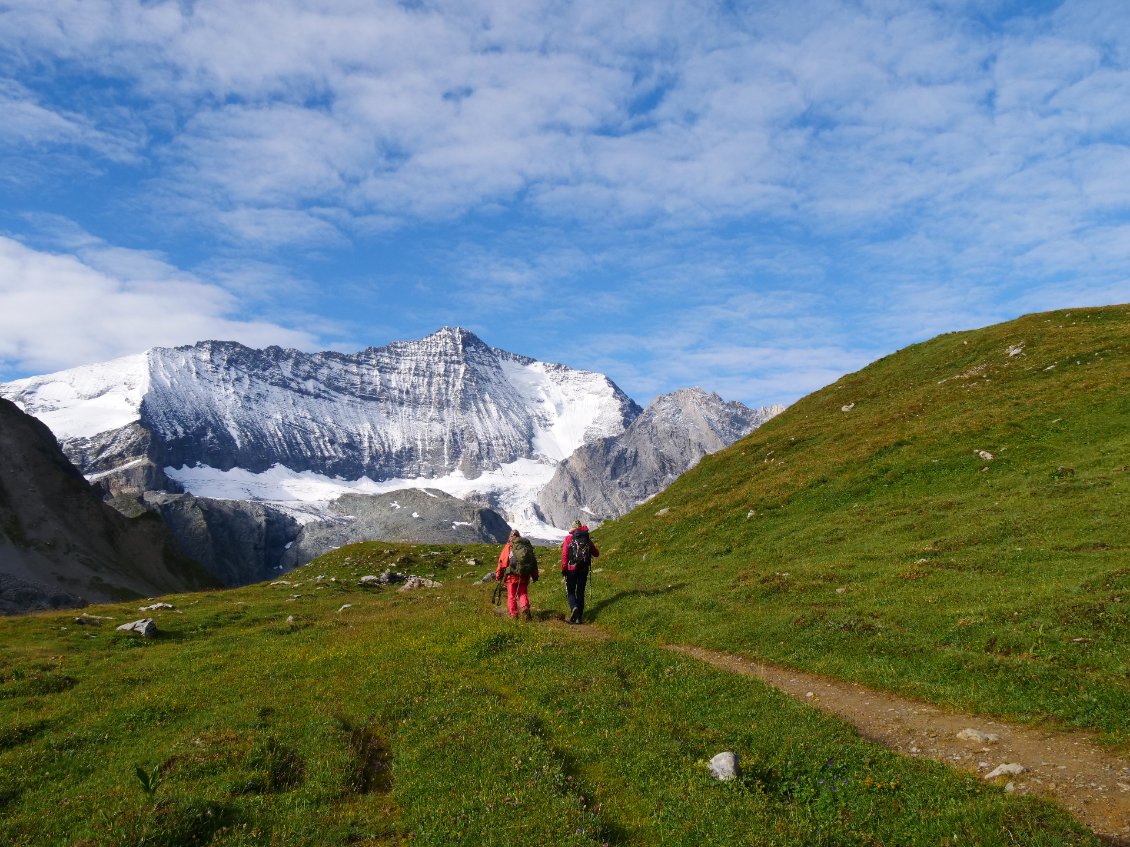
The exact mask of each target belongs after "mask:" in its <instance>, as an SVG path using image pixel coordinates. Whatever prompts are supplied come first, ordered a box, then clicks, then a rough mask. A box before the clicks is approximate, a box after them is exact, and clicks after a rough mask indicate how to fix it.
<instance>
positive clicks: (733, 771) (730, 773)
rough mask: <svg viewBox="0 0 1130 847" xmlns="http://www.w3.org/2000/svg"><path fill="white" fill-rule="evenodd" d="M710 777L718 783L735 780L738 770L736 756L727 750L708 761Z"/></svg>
mask: <svg viewBox="0 0 1130 847" xmlns="http://www.w3.org/2000/svg"><path fill="white" fill-rule="evenodd" d="M709 767H710V775H711V776H712V777H714V778H715V779H716V780H718V781H719V782H729V781H730V780H732V779H736V778H737V776H738V772H739V770H740V765H739V762H738V754H737V753H731V752H730V751H729V750H727V751H725V752H724V753H719V754H718V755H717V756H715V757H714V758H713V759H711V760H710V765H709Z"/></svg>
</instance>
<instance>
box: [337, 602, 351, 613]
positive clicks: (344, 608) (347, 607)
mask: <svg viewBox="0 0 1130 847" xmlns="http://www.w3.org/2000/svg"><path fill="white" fill-rule="evenodd" d="M352 608H353V604H352V603H342V604H341V608H340V609H338V611H339V612H344V611H345V610H346V609H352Z"/></svg>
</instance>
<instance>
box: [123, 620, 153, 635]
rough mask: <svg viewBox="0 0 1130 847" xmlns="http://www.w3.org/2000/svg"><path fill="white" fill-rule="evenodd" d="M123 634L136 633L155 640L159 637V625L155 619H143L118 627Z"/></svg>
mask: <svg viewBox="0 0 1130 847" xmlns="http://www.w3.org/2000/svg"><path fill="white" fill-rule="evenodd" d="M118 630H119V631H121V632H136V633H137V634H138V635H140V636H141V637H142V638H154V637H155V636H156V635H157V624H155V623H154V622H153V618H142V619H141V620H139V621H130V622H129V623H124V624H122V625H121V626H119V627H118Z"/></svg>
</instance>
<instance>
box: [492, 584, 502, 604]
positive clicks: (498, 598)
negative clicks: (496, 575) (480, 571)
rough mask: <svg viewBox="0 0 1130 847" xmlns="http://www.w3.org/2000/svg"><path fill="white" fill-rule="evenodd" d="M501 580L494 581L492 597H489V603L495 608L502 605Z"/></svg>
mask: <svg viewBox="0 0 1130 847" xmlns="http://www.w3.org/2000/svg"><path fill="white" fill-rule="evenodd" d="M502 591H503V589H502V580H501V579H496V580H495V581H494V596H493V597H491V602H492V603H494V605H496V606H501V605H502Z"/></svg>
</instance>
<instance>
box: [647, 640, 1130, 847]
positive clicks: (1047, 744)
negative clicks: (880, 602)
mask: <svg viewBox="0 0 1130 847" xmlns="http://www.w3.org/2000/svg"><path fill="white" fill-rule="evenodd" d="M669 646H670V649H672V650H677V651H678V652H681V653H685V654H687V655H690V656H693V657H695V658H696V659H701V660H702V661H704V662H709V663H710V664H712V665H714V666H716V667H719V668H722V669H724V670H728V671H733V672H736V673H745V674H750V675H752V676H755V677H757V678H758V679H760V680H762V681H764V682H766V683H768V684H769V685H772V686H773V687H774V688H777V689H779V690H780V691H783V692H785V693H786V694H788V695H790V696H792V697H795V698H796V699H797V700H800V701H802V702H804V703H808V704H809V705H811V706H815V707H816V708H818V709H823V710H824V711H826V712H831V713H832V714H835V715H838V716H839V717H840V718H842V719H843V720H845V721H847V722H848V723H850V724H851V725H852V726H854V727H855V728H856V729H857V730H858V731H859V733H860V735H862V736H863V737H864V738H866V739H868V740H869V741H874V742H876V743H878V744H882V745H884V746H886V747H889V748H890V749H892V750H895V751H897V752H899V753H903V754H905V755H907V756H915V757H919V758H930V759H935V760H937V761H939V762H944V763H946V764H948V765H950V766H952V767H955V768H959V769H961V770H965V771H969V772H971V773H975V774H977V775H979V776H981V777H985V776H988V775H989V774H991V773H992V772H993V771H994V770H995V769H996V768H998V767H999V766H1000V765H1010V764H1018V765H1022V766H1023V767H1024V771H1023V772H1022V773H1018V774H1012V775H1008V774H1006V775H1002V776H998V777H996V778H994V780H993V782H995V783H998V784H1001V785H1011V786H1012V788H1011V789H1010V790H1013V791H1015V792H1017V793H1018V794H1033V795H1038V796H1041V797H1045V798H1048V799H1050V800H1052V801H1054V802H1056V803H1058V804H1059V805H1061V806H1063V807H1064V808H1065V809H1067V810H1068V811H1070V812H1071V813H1072V814H1073V815H1074V816H1075V818H1076V819H1077V820H1079V821H1080V822H1081V823H1082V824H1083V825H1084V826H1086V827H1088V828H1089V829H1090V830H1091V831H1092V832H1094V833H1095V834H1096V835H1097V836H1098V837H1099V838H1100V839H1102V840H1103V841H1104V842H1105V843H1107V844H1110V845H1112V847H1130V761H1128V760H1126V759H1122V758H1119V757H1118V756H1116V755H1114V754H1113V753H1112V752H1110V751H1108V750H1105V749H1103V748H1102V747H1099V746H1098V745H1097V744H1095V742H1094V741H1093V739H1092V737H1091V736H1089V735H1087V734H1085V733H1080V732H1050V731H1044V730H1040V729H1033V728H1031V727H1024V726H1014V725H1011V724H1006V723H1002V722H1001V721H997V720H990V719H987V718H983V717H976V716H973V715H963V714H958V713H954V712H947V711H945V710H943V709H940V708H938V707H937V706H931V705H929V704H927V703H921V702H916V701H913V700H906V699H903V698H901V697H896V696H894V695H892V694H887V693H885V692H879V691H874V690H871V689H869V688H864V687H863V686H861V685H856V684H854V683H849V682H841V681H839V680H835V679H829V678H827V677H822V676H817V675H815V674H809V673H803V672H800V671H795V670H790V669H788V668H782V667H776V666H774V665H768V664H764V663H761V662H753V661H749V660H747V659H743V658H741V657H740V656H733V655H729V654H727V653H718V652H715V651H712V650H705V649H702V648H700V647H685V646H679V645H669ZM966 730H973V732H972V733H969V732H966ZM959 733H964V734H965V736H966V738H967V739H968V740H966V738H960V737H959V736H958V734H959Z"/></svg>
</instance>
